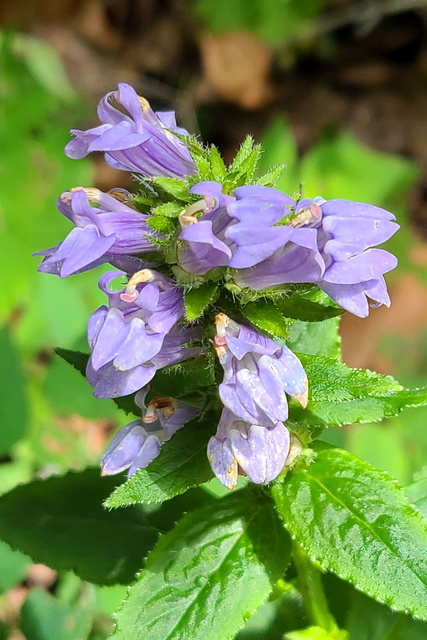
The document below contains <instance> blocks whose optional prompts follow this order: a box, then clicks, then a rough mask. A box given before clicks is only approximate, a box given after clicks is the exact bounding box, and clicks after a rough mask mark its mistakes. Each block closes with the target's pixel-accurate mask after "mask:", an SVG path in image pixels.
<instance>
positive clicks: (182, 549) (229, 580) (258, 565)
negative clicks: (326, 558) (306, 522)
mask: <svg viewBox="0 0 427 640" xmlns="http://www.w3.org/2000/svg"><path fill="white" fill-rule="evenodd" d="M289 553H290V542H289V538H288V536H287V534H286V532H285V531H284V530H283V528H282V527H281V526H280V523H279V522H278V520H277V517H276V515H275V512H274V510H273V509H272V505H271V502H270V501H269V500H268V499H267V498H266V497H265V496H263V495H262V494H261V492H254V491H252V492H247V491H240V492H239V493H238V494H236V495H234V496H229V497H227V498H225V499H223V500H221V501H219V502H218V503H217V504H216V505H215V506H214V507H206V508H205V509H201V510H198V511H195V512H193V513H191V514H189V515H187V516H185V517H184V518H183V519H182V520H181V521H180V522H179V523H178V525H177V526H176V527H175V529H173V531H171V532H170V533H169V534H167V535H165V536H163V537H162V538H161V539H160V540H159V543H158V545H157V547H156V549H155V550H153V552H152V553H150V555H149V556H148V559H147V567H146V570H145V571H143V572H141V574H140V576H139V578H138V580H137V582H136V583H135V584H134V585H133V586H132V587H131V589H130V590H129V595H128V597H127V599H126V600H125V602H124V604H123V606H122V608H121V609H120V610H119V611H118V612H117V614H116V624H117V626H116V629H115V632H114V634H113V638H115V639H116V640H129V638H132V640H146V638H150V640H165V639H166V638H168V640H178V639H180V640H184V639H189V638H191V640H202V639H203V640H206V639H207V638H209V640H225V639H226V638H232V637H234V635H235V633H236V632H237V631H238V630H239V629H240V628H241V627H242V626H243V624H244V622H245V620H246V619H247V618H248V617H249V616H250V615H251V614H252V613H253V612H254V610H255V609H256V608H257V607H258V606H260V605H261V604H262V603H263V602H264V601H265V600H266V599H267V597H268V595H269V593H270V592H271V589H272V587H273V585H274V584H275V582H277V580H278V579H279V578H280V577H281V576H282V575H283V574H284V572H285V569H286V566H287V564H288V561H289Z"/></svg>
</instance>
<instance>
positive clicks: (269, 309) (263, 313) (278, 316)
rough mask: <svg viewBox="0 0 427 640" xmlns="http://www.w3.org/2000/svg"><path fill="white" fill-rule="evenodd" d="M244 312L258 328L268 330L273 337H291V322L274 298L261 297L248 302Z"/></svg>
mask: <svg viewBox="0 0 427 640" xmlns="http://www.w3.org/2000/svg"><path fill="white" fill-rule="evenodd" d="M242 313H243V315H244V316H245V318H247V319H248V320H250V321H251V322H252V324H254V325H255V326H256V327H257V328H258V329H261V330H262V331H265V332H267V333H268V334H270V335H271V336H272V337H277V338H282V339H284V340H286V339H287V338H289V326H290V324H291V323H290V322H289V320H288V319H287V318H285V317H284V315H283V314H282V313H281V311H280V310H279V309H278V307H277V306H276V305H275V303H274V302H273V301H272V300H267V299H265V298H261V299H259V300H257V301H256V302H249V303H248V304H246V305H245V306H244V307H243V309H242Z"/></svg>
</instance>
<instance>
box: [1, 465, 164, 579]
mask: <svg viewBox="0 0 427 640" xmlns="http://www.w3.org/2000/svg"><path fill="white" fill-rule="evenodd" d="M116 484H117V478H111V477H110V478H101V477H100V475H99V470H97V469H90V470H86V471H83V472H81V473H69V474H67V475H66V476H63V477H51V478H49V479H47V480H36V481H34V482H31V483H29V484H27V485H22V486H19V487H17V488H16V489H13V490H12V491H11V492H10V493H7V494H5V495H4V496H2V497H1V498H0V537H1V538H2V539H3V540H5V541H6V542H8V543H9V544H10V545H11V546H12V547H13V548H16V549H19V550H20V551H23V552H24V553H27V554H28V555H30V556H31V557H32V558H33V559H34V560H35V561H36V562H42V563H44V564H47V565H48V566H50V567H52V568H53V569H57V570H63V569H67V570H68V569H70V570H73V571H75V573H77V575H79V576H80V577H81V578H83V579H84V580H89V581H91V582H96V583H100V584H113V583H115V582H128V581H130V580H132V578H133V576H134V575H135V573H136V572H137V571H138V570H139V569H140V568H141V566H142V564H143V558H144V556H145V554H146V553H147V551H148V550H149V549H151V548H152V547H153V546H154V544H155V542H156V540H157V537H158V533H159V529H158V527H156V526H154V525H152V524H151V523H150V521H149V520H148V518H147V514H146V512H145V511H144V510H143V509H142V508H141V507H134V508H130V509H126V510H125V511H123V512H122V513H121V514H119V513H117V512H109V511H105V509H103V507H102V502H103V500H105V498H106V497H107V496H108V495H109V493H110V492H111V491H112V489H113V488H114V486H115V485H116Z"/></svg>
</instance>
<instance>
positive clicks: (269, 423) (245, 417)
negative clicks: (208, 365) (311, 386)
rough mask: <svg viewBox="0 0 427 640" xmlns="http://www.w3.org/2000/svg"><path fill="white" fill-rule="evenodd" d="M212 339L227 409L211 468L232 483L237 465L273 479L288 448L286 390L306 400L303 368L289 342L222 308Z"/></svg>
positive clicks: (255, 477) (211, 451)
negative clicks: (248, 324) (232, 316)
mask: <svg viewBox="0 0 427 640" xmlns="http://www.w3.org/2000/svg"><path fill="white" fill-rule="evenodd" d="M214 344H215V349H216V352H217V355H218V357H219V360H220V362H221V365H222V367H223V369H224V379H223V382H222V383H221V384H220V386H219V395H220V398H221V401H222V403H223V405H224V410H223V413H222V416H221V420H220V423H219V425H218V430H217V433H216V435H215V436H214V437H213V438H211V440H210V441H209V445H208V457H209V460H210V463H211V466H212V469H213V471H214V473H215V474H216V475H217V477H218V478H219V479H220V481H221V482H222V483H223V484H225V486H228V487H230V488H233V487H234V486H235V483H236V480H237V474H238V473H239V470H240V472H244V473H245V474H246V475H247V476H248V477H249V478H250V479H251V480H252V481H253V482H256V483H263V482H270V481H271V480H273V479H274V478H275V477H276V476H277V475H278V474H279V473H280V471H281V469H282V468H283V466H284V464H285V461H286V457H287V455H288V452H289V433H288V430H287V429H286V427H285V426H284V422H285V421H286V420H287V418H288V401H287V397H286V394H289V395H291V396H292V397H294V398H295V399H296V400H297V401H298V402H300V404H301V405H302V406H303V407H305V406H306V404H307V398H308V381H307V376H306V374H305V371H304V369H303V367H302V365H301V363H300V361H299V360H298V358H297V357H296V356H295V355H294V354H293V353H292V351H290V350H289V349H288V348H287V347H285V346H279V345H278V344H276V343H275V342H274V341H273V340H271V339H270V338H267V337H266V336H264V335H262V334H260V333H258V332H257V331H254V330H253V329H250V328H248V327H245V326H243V325H240V324H238V323H237V322H234V321H233V320H231V319H230V318H228V316H226V315H225V314H223V313H220V314H218V315H217V317H216V337H215V340H214Z"/></svg>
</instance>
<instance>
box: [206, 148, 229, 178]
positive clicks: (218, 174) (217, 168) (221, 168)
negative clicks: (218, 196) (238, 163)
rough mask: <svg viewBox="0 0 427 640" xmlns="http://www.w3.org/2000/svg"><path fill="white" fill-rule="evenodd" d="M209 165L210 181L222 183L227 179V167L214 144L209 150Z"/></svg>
mask: <svg viewBox="0 0 427 640" xmlns="http://www.w3.org/2000/svg"><path fill="white" fill-rule="evenodd" d="M210 163H211V173H212V179H213V180H217V181H218V182H223V181H224V180H225V179H226V177H227V167H226V166H225V164H224V160H223V159H222V158H221V155H220V153H219V151H218V149H217V148H216V146H215V145H214V144H213V145H212V146H211V150H210Z"/></svg>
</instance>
